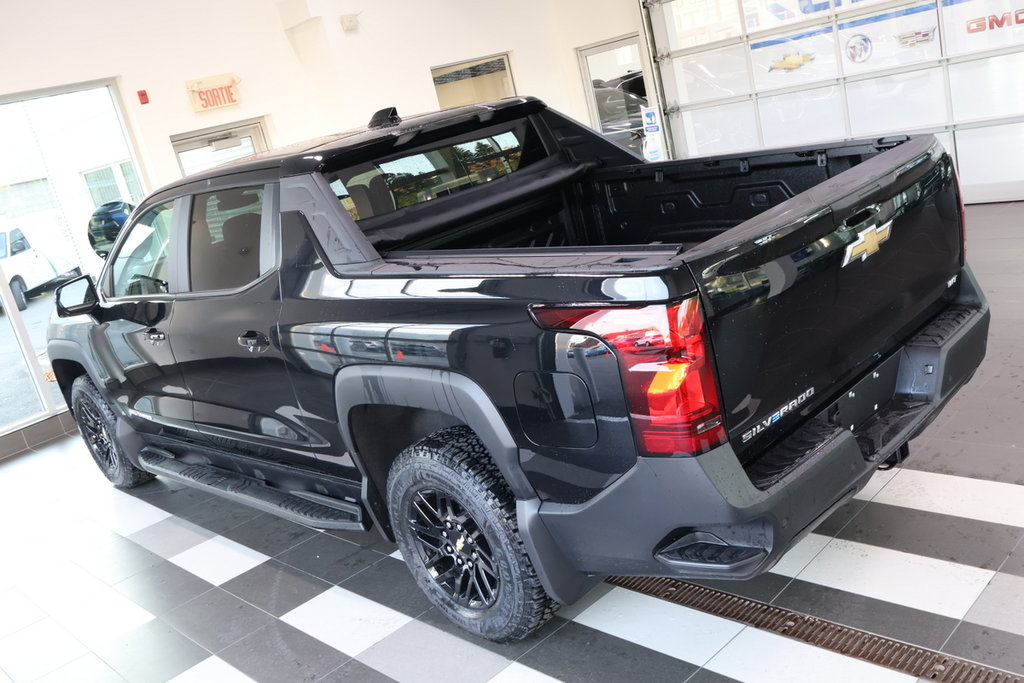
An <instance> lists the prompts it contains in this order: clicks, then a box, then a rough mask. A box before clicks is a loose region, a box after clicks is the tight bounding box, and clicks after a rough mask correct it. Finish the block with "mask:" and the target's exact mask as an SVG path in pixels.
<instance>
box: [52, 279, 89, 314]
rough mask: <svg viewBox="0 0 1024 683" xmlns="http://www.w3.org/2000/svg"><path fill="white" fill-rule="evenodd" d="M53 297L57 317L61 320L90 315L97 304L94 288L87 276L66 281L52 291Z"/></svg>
mask: <svg viewBox="0 0 1024 683" xmlns="http://www.w3.org/2000/svg"><path fill="white" fill-rule="evenodd" d="M53 297H54V300H55V301H56V302H57V315H58V316H59V317H61V318H70V317H72V316H76V315H86V314H89V313H92V312H93V311H94V310H96V306H97V305H98V304H99V298H98V297H97V296H96V286H95V285H93V283H92V278H91V277H89V276H88V275H82V276H81V277H76V278H75V279H74V280H68V281H67V282H65V283H64V284H62V285H61V286H60V287H58V288H57V289H56V290H55V291H54V294H53Z"/></svg>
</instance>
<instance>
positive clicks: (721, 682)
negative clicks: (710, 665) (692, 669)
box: [686, 669, 738, 683]
mask: <svg viewBox="0 0 1024 683" xmlns="http://www.w3.org/2000/svg"><path fill="white" fill-rule="evenodd" d="M733 681H736V679H735V678H729V677H728V676H723V675H722V674H716V673H715V672H714V671H711V670H709V669H701V670H700V671H698V672H697V673H695V674H693V675H692V676H690V677H689V678H687V679H686V683H731V682H733ZM736 683H738V682H736Z"/></svg>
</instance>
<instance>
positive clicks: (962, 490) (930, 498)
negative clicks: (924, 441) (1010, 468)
mask: <svg viewBox="0 0 1024 683" xmlns="http://www.w3.org/2000/svg"><path fill="white" fill-rule="evenodd" d="M874 501H875V502H876V503H885V504H886V505H898V506H901V507H909V508H914V509H916V510H926V511H928V512H937V513H940V514H944V515H954V516H956V517H967V518H969V519H977V520H981V521H984V522H994V523H996V524H1009V525H1010V526H1018V527H1024V486H1017V485H1016V484H1005V483H1003V482H998V481H986V480H983V479H971V478H970V477H957V476H953V475H950V474H936V473H934V472H921V471H918V470H900V472H899V474H898V475H897V476H896V477H894V478H893V480H892V481H891V482H889V483H888V484H887V485H886V486H885V488H883V489H882V490H881V491H879V493H878V495H876V496H875V498H874Z"/></svg>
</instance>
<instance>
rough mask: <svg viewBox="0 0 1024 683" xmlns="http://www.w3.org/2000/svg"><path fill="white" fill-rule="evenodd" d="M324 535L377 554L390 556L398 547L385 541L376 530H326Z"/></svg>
mask: <svg viewBox="0 0 1024 683" xmlns="http://www.w3.org/2000/svg"><path fill="white" fill-rule="evenodd" d="M324 533H328V534H330V535H332V536H335V537H337V538H340V539H343V540H346V541H348V542H349V543H355V544H356V545H357V546H359V547H360V548H372V549H373V550H376V551H377V552H381V553H384V554H385V555H390V554H391V553H393V552H395V551H396V550H398V545H397V544H395V543H392V542H391V541H389V540H387V539H386V538H384V537H383V536H381V535H380V532H379V531H377V530H376V529H370V530H369V531H347V530H345V529H327V530H326V531H325V532H324Z"/></svg>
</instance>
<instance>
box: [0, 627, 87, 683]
mask: <svg viewBox="0 0 1024 683" xmlns="http://www.w3.org/2000/svg"><path fill="white" fill-rule="evenodd" d="M86 652H88V650H86V648H85V646H84V645H82V643H80V642H79V641H78V640H76V639H75V638H74V637H73V636H72V635H71V634H70V633H68V632H67V631H66V630H65V629H64V628H62V627H61V626H60V625H59V624H58V623H57V622H56V621H54V620H53V619H43V620H42V621H38V622H36V623H34V624H32V625H31V626H28V627H26V628H23V629H21V630H20V631H18V632H17V633H14V634H12V635H9V636H7V637H6V638H3V639H2V640H0V669H3V670H4V671H5V672H6V673H7V674H8V675H9V676H10V677H11V678H13V679H14V680H15V681H32V680H35V679H37V678H39V677H41V676H45V675H46V674H48V673H50V672H51V671H55V670H56V669H59V668H60V667H62V666H64V665H65V664H67V663H68V662H71V661H73V660H75V659H78V658H79V657H81V656H82V655H84V654H86Z"/></svg>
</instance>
